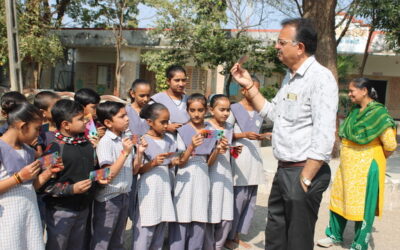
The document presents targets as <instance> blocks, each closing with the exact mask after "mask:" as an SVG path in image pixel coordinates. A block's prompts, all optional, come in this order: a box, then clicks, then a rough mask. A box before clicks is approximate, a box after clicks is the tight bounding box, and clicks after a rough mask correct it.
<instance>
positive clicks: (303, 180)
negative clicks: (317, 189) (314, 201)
mask: <svg viewBox="0 0 400 250" xmlns="http://www.w3.org/2000/svg"><path fill="white" fill-rule="evenodd" d="M300 178H301V181H302V182H303V183H304V185H306V186H307V187H309V186H310V185H311V181H310V180H309V179H307V178H305V177H304V176H301V177H300Z"/></svg>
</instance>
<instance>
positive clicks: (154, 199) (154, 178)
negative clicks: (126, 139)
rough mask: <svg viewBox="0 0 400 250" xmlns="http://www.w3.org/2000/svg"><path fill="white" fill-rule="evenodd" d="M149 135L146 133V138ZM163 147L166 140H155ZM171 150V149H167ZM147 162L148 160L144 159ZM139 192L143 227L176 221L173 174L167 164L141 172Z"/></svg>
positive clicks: (138, 202)
mask: <svg viewBox="0 0 400 250" xmlns="http://www.w3.org/2000/svg"><path fill="white" fill-rule="evenodd" d="M147 138H148V137H147V136H146V135H145V139H147ZM154 141H155V142H156V143H157V144H158V145H159V146H160V147H161V148H162V149H165V148H166V142H165V141H164V140H161V139H160V140H156V139H155V140H154ZM165 152H169V150H165ZM144 162H145V163H146V162H147V160H144ZM137 189H138V191H137V194H138V201H137V204H138V206H139V213H140V224H141V226H142V227H149V226H155V225H157V224H159V223H161V222H175V221H176V215H175V209H174V204H173V201H172V194H171V176H170V171H169V168H168V166H167V165H159V166H156V167H154V168H152V169H151V170H149V171H147V172H146V173H143V174H140V176H139V180H138V185H137Z"/></svg>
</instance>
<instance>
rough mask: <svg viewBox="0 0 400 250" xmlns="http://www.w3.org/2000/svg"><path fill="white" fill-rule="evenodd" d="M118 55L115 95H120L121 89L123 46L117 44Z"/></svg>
mask: <svg viewBox="0 0 400 250" xmlns="http://www.w3.org/2000/svg"><path fill="white" fill-rule="evenodd" d="M116 51H117V56H116V58H115V59H116V60H115V85H114V95H115V96H118V97H119V91H120V86H121V57H120V54H121V47H120V45H117V46H116Z"/></svg>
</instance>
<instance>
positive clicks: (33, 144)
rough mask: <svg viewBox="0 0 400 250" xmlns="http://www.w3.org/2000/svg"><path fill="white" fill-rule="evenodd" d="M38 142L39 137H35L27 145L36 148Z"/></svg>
mask: <svg viewBox="0 0 400 250" xmlns="http://www.w3.org/2000/svg"><path fill="white" fill-rule="evenodd" d="M38 143H39V137H36V138H35V139H33V141H31V143H30V144H29V145H30V146H32V147H34V148H36V146H37V145H38Z"/></svg>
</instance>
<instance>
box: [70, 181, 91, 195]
mask: <svg viewBox="0 0 400 250" xmlns="http://www.w3.org/2000/svg"><path fill="white" fill-rule="evenodd" d="M91 186H92V181H91V180H89V179H86V180H83V181H79V182H77V183H75V184H74V185H73V187H72V192H73V193H74V194H83V193H85V192H86V191H88V190H89V188H90V187H91Z"/></svg>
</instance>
